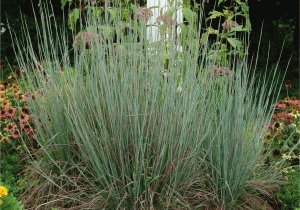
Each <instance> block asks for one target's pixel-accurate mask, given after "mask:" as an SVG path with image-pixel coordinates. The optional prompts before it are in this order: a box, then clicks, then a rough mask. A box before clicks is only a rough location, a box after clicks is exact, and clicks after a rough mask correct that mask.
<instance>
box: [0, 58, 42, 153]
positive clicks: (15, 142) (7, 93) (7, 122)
mask: <svg viewBox="0 0 300 210" xmlns="http://www.w3.org/2000/svg"><path fill="white" fill-rule="evenodd" d="M14 67H15V69H16V70H17V71H16V74H15V73H13V72H12V73H11V74H10V76H9V77H8V81H6V82H4V81H0V105H1V106H0V122H1V124H0V138H1V145H2V146H1V148H2V152H5V150H3V149H4V146H3V144H6V143H9V144H11V145H12V146H13V147H14V148H18V149H21V150H22V148H23V147H22V146H21V145H22V142H21V135H23V136H24V137H25V136H26V138H27V141H26V142H27V143H26V144H27V145H28V146H29V145H35V146H36V142H35V140H34V139H35V138H36V130H35V129H34V125H33V122H32V118H31V116H32V115H30V112H29V109H28V107H27V104H28V102H29V97H30V98H32V99H33V100H34V99H35V95H34V94H32V93H28V92H27V93H25V94H23V93H22V92H23V91H22V90H21V88H20V86H19V85H17V82H16V80H17V79H18V77H20V70H19V67H18V64H17V62H14ZM23 149H24V148H23ZM9 151H10V149H9V150H8V151H6V152H7V153H9ZM23 152H24V151H23ZM2 155H3V153H2Z"/></svg>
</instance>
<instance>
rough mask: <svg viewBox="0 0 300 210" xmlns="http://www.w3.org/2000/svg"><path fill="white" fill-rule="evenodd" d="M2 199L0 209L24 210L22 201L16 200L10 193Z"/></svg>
mask: <svg viewBox="0 0 300 210" xmlns="http://www.w3.org/2000/svg"><path fill="white" fill-rule="evenodd" d="M2 201H3V205H1V206H0V209H1V210H6V209H9V210H24V208H23V205H22V201H18V199H17V198H16V197H15V196H13V195H12V194H10V195H7V196H5V198H3V199H2Z"/></svg>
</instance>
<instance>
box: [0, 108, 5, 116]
mask: <svg viewBox="0 0 300 210" xmlns="http://www.w3.org/2000/svg"><path fill="white" fill-rule="evenodd" d="M6 117H7V115H6V110H5V109H1V110H0V118H6Z"/></svg>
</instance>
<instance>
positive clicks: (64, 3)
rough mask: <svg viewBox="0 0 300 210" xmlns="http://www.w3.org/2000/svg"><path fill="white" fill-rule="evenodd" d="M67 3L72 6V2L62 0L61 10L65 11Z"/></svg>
mask: <svg viewBox="0 0 300 210" xmlns="http://www.w3.org/2000/svg"><path fill="white" fill-rule="evenodd" d="M67 2H69V4H71V3H72V0H61V1H60V3H61V4H62V5H61V9H64V7H65V5H66V3H67Z"/></svg>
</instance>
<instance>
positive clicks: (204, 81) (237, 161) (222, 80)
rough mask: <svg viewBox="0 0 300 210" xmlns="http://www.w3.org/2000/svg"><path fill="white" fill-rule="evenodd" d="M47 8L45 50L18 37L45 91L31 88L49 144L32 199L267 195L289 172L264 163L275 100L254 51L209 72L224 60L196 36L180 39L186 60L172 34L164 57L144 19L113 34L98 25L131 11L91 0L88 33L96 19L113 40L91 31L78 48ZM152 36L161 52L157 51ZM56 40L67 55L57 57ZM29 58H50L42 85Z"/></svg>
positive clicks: (241, 200) (224, 203) (185, 201)
mask: <svg viewBox="0 0 300 210" xmlns="http://www.w3.org/2000/svg"><path fill="white" fill-rule="evenodd" d="M45 8H47V7H45ZM48 14H49V13H48V12H47V10H46V9H43V10H41V15H42V17H43V20H44V25H43V28H41V29H39V28H37V30H38V31H39V34H40V36H41V37H40V38H43V40H44V41H43V42H40V43H39V49H40V52H41V53H40V54H35V53H34V51H33V49H32V47H31V45H30V43H31V42H30V39H29V40H26V43H28V45H27V44H25V43H23V42H22V40H19V39H15V40H16V46H15V47H17V48H21V47H22V48H23V47H24V46H26V51H28V52H29V53H28V54H26V56H27V57H22V56H19V60H18V63H19V64H20V65H21V66H23V67H24V70H25V76H24V77H23V78H24V83H25V84H26V88H27V89H28V92H35V91H36V89H39V91H40V92H41V93H42V94H41V95H40V96H37V97H35V99H34V101H33V99H32V97H28V102H29V103H28V106H29V109H30V110H31V113H35V114H34V115H32V116H31V119H32V121H33V122H34V124H35V128H36V131H37V135H36V140H37V142H38V144H39V146H40V151H39V153H37V154H36V155H35V159H34V160H33V161H32V166H31V168H32V173H34V172H36V175H35V177H36V176H37V177H39V178H38V179H35V184H34V185H31V190H28V191H27V192H26V194H24V205H25V206H26V205H27V207H28V206H31V207H34V208H37V207H41V208H50V207H57V208H67V209H75V208H77V209H78V208H82V209H84V208H87V209H104V208H106V209H176V208H177V209H196V208H204V209H223V208H226V209H247V208H248V209H249V208H261V207H263V206H264V203H265V202H264V200H262V198H261V197H260V195H265V196H270V197H271V196H272V195H271V192H272V190H274V189H276V187H277V186H278V185H279V182H280V180H279V178H280V174H279V173H277V171H276V170H275V169H274V168H273V167H272V166H265V165H264V164H263V161H264V154H263V152H264V151H265V149H264V142H263V137H264V136H265V133H266V131H265V130H264V129H261V128H262V127H263V126H264V125H265V124H266V123H267V122H269V120H270V119H271V116H272V111H274V110H268V109H267V108H268V104H269V103H271V102H273V99H272V98H269V97H270V93H271V89H270V90H269V89H266V85H265V81H264V80H263V79H262V80H261V81H256V82H258V83H259V84H260V86H258V87H259V88H257V89H254V87H253V84H254V76H253V75H249V69H248V67H247V65H246V61H247V58H246V56H244V57H239V58H238V57H236V60H235V62H231V63H230V64H229V65H228V66H226V67H225V66H224V67H223V69H228V70H229V69H230V72H229V71H228V74H229V73H230V75H228V76H225V75H222V74H219V75H211V74H207V73H206V72H207V71H208V68H209V66H214V65H215V63H212V62H208V61H207V60H206V59H203V61H202V63H200V64H199V63H198V61H197V59H195V58H198V57H199V52H200V51H198V50H196V51H195V52H191V51H188V50H187V45H189V44H191V43H188V42H183V43H187V45H183V46H182V48H183V56H182V60H180V59H179V58H178V57H177V52H176V51H175V48H176V45H177V44H178V43H177V42H176V40H175V39H174V38H172V37H169V38H168V40H167V41H168V44H169V45H168V46H169V51H168V53H169V55H170V56H169V60H168V66H167V67H165V65H164V62H165V61H164V53H165V50H166V49H165V48H163V46H164V45H162V44H160V43H153V44H149V45H148V43H147V42H145V34H146V33H145V32H146V25H145V24H141V25H138V21H137V19H135V21H132V22H130V25H132V26H135V29H134V30H127V33H126V34H125V33H124V31H121V32H122V33H117V38H116V40H115V42H113V37H111V36H107V34H106V32H107V31H105V30H103V28H102V27H100V26H102V25H104V24H105V23H106V22H105V21H115V22H118V21H121V18H120V17H119V14H114V18H113V20H112V19H110V18H112V17H110V18H107V19H106V20H105V19H104V20H102V19H99V18H96V17H94V16H92V15H91V14H89V13H88V10H87V13H86V21H87V25H86V26H83V25H81V28H80V33H83V32H86V31H87V30H89V32H90V33H93V34H98V35H99V38H100V40H102V39H103V40H105V41H104V42H99V39H98V36H97V39H96V40H93V39H90V40H88V41H89V42H88V43H89V47H88V48H84V47H82V48H80V49H78V48H75V49H73V50H72V51H69V50H68V46H67V45H66V42H65V39H66V38H65V35H64V33H63V30H62V31H60V30H59V29H58V28H57V27H56V28H55V30H56V32H57V34H61V35H60V36H57V37H55V39H53V38H51V37H52V36H50V33H51V31H50V30H49V28H48V26H49V22H48V21H49V18H50V17H49V15H48ZM97 26H99V27H97ZM49 27H50V26H49ZM76 35H77V34H74V37H75V36H76ZM28 38H29V37H28ZM81 38H82V40H81V41H82V43H85V40H84V36H82V37H81ZM138 38H139V39H138ZM199 38H200V37H199ZM54 40H55V41H54ZM138 40H139V42H138ZM74 41H75V40H74ZM142 44H144V46H142ZM150 45H151V46H150ZM150 47H151V48H155V49H156V51H157V54H152V53H150V52H149V51H148V48H150ZM197 47H200V46H199V44H198V46H196V48H197ZM204 47H205V49H204V50H203V51H201V52H207V51H209V50H210V46H209V45H205V46H204ZM125 49H126V52H127V54H126V55H124V54H123V52H124V51H125ZM58 52H61V54H62V55H64V56H63V57H58V56H57V55H58ZM107 52H108V53H107ZM71 53H72V54H74V57H75V59H74V62H75V63H74V66H71V63H70V59H69V54H71ZM122 55H123V56H124V57H123V59H121V56H122ZM202 56H203V57H204V58H205V53H203V54H202ZM25 61H26V62H25ZM38 61H41V63H38ZM28 62H29V64H31V66H34V67H36V68H37V69H38V68H40V71H37V72H36V73H35V78H36V85H35V84H34V83H32V82H26V78H30V69H29V68H26V66H28ZM61 66H62V67H63V69H64V74H63V75H61V74H60V73H59V70H60V69H61ZM220 68H221V67H220ZM162 72H166V75H167V76H166V77H165V76H164V75H162ZM180 81H181V82H180ZM179 85H180V87H181V88H180V90H181V91H178V88H179ZM29 187H30V186H29ZM37 189H38V190H37ZM49 191H50V192H51V193H52V194H50V193H49ZM29 192H32V194H30V193H29ZM37 192H39V193H41V192H47V194H42V195H41V194H39V193H37ZM28 193H29V194H28ZM33 198H35V199H33Z"/></svg>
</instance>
